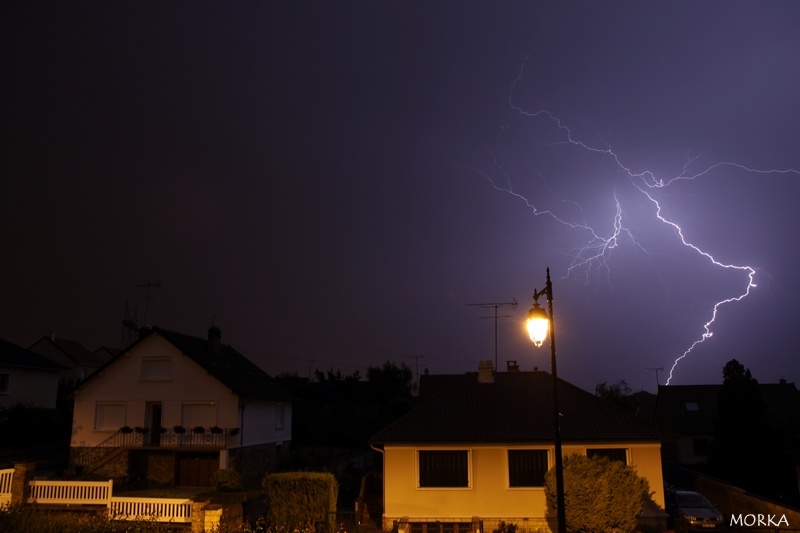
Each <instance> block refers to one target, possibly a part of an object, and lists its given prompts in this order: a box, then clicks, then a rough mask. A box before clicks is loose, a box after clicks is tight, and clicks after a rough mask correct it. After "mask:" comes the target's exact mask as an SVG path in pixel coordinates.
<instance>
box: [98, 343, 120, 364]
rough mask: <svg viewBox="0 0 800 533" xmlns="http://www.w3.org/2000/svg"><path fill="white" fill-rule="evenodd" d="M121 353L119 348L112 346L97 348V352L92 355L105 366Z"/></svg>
mask: <svg viewBox="0 0 800 533" xmlns="http://www.w3.org/2000/svg"><path fill="white" fill-rule="evenodd" d="M119 352H120V349H119V348H112V347H111V346H100V347H99V348H97V349H96V350H95V351H93V352H92V355H93V356H94V358H95V359H97V360H98V361H100V363H101V364H105V363H107V362H108V361H110V360H111V358H112V357H114V356H115V355H117V354H118V353H119Z"/></svg>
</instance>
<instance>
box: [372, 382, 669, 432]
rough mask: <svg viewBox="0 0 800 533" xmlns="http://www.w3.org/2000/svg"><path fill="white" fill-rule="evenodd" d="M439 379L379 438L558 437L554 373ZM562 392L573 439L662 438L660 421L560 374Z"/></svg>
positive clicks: (564, 425)
mask: <svg viewBox="0 0 800 533" xmlns="http://www.w3.org/2000/svg"><path fill="white" fill-rule="evenodd" d="M426 377H427V376H426ZM434 379H435V384H434V385H435V387H439V389H438V391H434V392H432V393H430V394H428V393H423V392H422V390H421V393H420V402H421V403H420V405H419V406H418V407H417V408H416V409H414V410H412V411H411V412H409V413H408V414H406V415H405V416H403V417H402V418H399V419H398V420H396V421H395V422H393V423H392V424H390V425H389V426H387V427H386V428H384V429H383V430H381V431H380V432H378V433H377V434H375V435H373V437H372V438H371V439H370V442H371V443H372V444H376V445H384V444H403V443H406V444H410V443H417V444H421V443H487V444H488V443H500V442H502V443H514V442H525V443H535V442H552V441H553V440H554V432H553V388H552V386H553V383H552V377H551V375H550V374H549V373H547V372H543V371H533V372H519V371H515V372H496V373H495V374H494V382H493V383H479V382H478V373H477V372H469V373H466V374H464V375H461V376H450V377H441V378H434ZM425 386H426V383H425V382H423V383H422V385H421V389H422V388H424V387H425ZM558 393H559V395H558V402H559V410H560V412H561V414H562V418H561V438H562V441H563V442H565V443H568V442H598V443H600V442H611V441H614V442H619V441H648V442H658V441H660V439H661V437H660V433H659V431H658V429H657V428H656V426H655V425H654V424H652V423H650V422H648V421H646V420H642V419H640V418H637V417H636V416H634V415H633V414H632V413H628V412H627V411H625V410H623V409H621V408H619V407H617V406H615V405H613V404H611V403H610V402H607V401H605V400H602V399H600V398H597V397H596V396H594V395H592V394H590V393H588V392H586V391H584V390H582V389H580V388H578V387H576V386H574V385H572V384H570V383H568V382H566V381H564V380H558Z"/></svg>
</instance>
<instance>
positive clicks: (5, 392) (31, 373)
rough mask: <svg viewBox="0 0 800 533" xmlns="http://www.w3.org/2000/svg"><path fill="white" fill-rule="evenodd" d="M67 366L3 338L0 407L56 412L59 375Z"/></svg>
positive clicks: (0, 366) (1, 342) (1, 347)
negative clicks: (43, 408)
mask: <svg viewBox="0 0 800 533" xmlns="http://www.w3.org/2000/svg"><path fill="white" fill-rule="evenodd" d="M65 370H67V368H66V367H64V366H62V365H60V364H58V363H55V362H53V361H51V360H50V359H47V358H46V357H42V356H41V355H39V354H36V353H34V352H32V351H30V350H26V349H25V348H22V347H21V346H17V345H16V344H13V343H11V342H8V341H6V340H3V339H0V406H3V407H9V406H11V405H15V404H21V405H26V406H31V407H46V408H49V409H54V408H55V407H56V398H57V395H58V377H59V372H62V371H65Z"/></svg>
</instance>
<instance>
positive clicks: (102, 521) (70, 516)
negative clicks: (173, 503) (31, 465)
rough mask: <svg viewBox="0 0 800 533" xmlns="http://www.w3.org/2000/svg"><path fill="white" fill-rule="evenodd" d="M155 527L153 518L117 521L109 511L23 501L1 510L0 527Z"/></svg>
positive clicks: (87, 532) (106, 531)
mask: <svg viewBox="0 0 800 533" xmlns="http://www.w3.org/2000/svg"><path fill="white" fill-rule="evenodd" d="M152 530H153V524H152V523H151V522H148V521H114V520H111V519H109V518H108V516H107V515H106V514H105V513H89V512H69V513H66V512H63V511H52V510H47V509H41V508H37V507H35V506H32V505H19V504H17V505H12V506H9V507H7V508H5V509H3V510H0V531H3V532H4V533H127V532H129V531H152Z"/></svg>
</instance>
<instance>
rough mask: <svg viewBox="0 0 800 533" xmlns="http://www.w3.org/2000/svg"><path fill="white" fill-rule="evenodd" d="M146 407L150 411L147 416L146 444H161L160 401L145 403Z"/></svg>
mask: <svg viewBox="0 0 800 533" xmlns="http://www.w3.org/2000/svg"><path fill="white" fill-rule="evenodd" d="M147 409H148V411H149V413H150V416H149V417H148V424H149V427H148V430H149V431H148V432H147V435H148V439H149V440H148V444H149V445H150V446H158V445H159V444H161V402H153V403H149V404H147Z"/></svg>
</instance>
